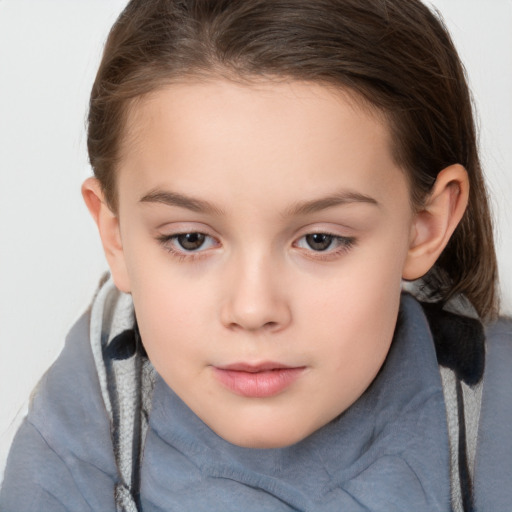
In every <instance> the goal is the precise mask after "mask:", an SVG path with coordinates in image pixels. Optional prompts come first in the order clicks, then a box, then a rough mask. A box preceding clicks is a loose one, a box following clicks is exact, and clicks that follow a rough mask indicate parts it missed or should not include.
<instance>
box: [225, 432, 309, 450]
mask: <svg viewBox="0 0 512 512" xmlns="http://www.w3.org/2000/svg"><path fill="white" fill-rule="evenodd" d="M216 433H217V434H218V435H219V436H220V437H222V438H223V439H224V440H225V441H228V442H229V443H231V444H234V445H236V446H240V447H242V448H253V449H258V450H266V449H272V448H286V447H287V446H291V445H293V444H296V443H298V442H300V441H302V440H303V439H305V438H306V437H308V436H309V435H310V434H311V433H312V432H297V431H295V430H292V431H279V432H278V427H277V428H276V427H273V428H271V429H270V431H268V432H266V431H265V430H264V429H259V430H257V431H256V432H255V431H254V429H251V432H243V431H242V429H239V430H238V431H237V432H216ZM226 434H227V435H226Z"/></svg>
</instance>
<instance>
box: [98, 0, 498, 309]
mask: <svg viewBox="0 0 512 512" xmlns="http://www.w3.org/2000/svg"><path fill="white" fill-rule="evenodd" d="M212 76H213V77H218V76H220V77H225V78H228V79H233V80H242V81H244V80H247V81H249V82H250V81H251V80H258V79H262V78H263V79H269V80H273V79H292V80H300V81H311V82H317V83H318V82H320V83H325V84H326V85H331V86H335V87H340V88H344V89H346V90H347V89H348V90H349V91H352V92H355V93H356V97H358V98H360V99H361V100H362V102H363V103H364V104H366V105H370V106H371V107H373V108H374V109H376V110H377V111H378V112H381V113H382V114H384V117H385V119H386V120H387V122H388V124H389V127H390V130H391V134H392V137H393V144H394V148H393V151H394V157H395V159H396V161H397V163H398V164H399V165H400V166H401V167H402V168H403V169H404V171H405V172H406V174H407V176H408V179H409V182H410V186H411V196H412V197H411V200H412V203H413V205H414V206H415V207H416V208H421V205H422V203H423V202H424V200H425V199H426V198H427V197H428V194H429V191H430V190H431V187H432V185H433V184H434V182H435V179H436V176H437V174H438V173H439V172H440V171H441V170H442V169H444V168H445V167H447V166H449V165H451V164H455V163H459V164H461V165H463V166H464V167H465V168H466V170H467V172H468V176H469V182H470V197H469V204H468V208H467V211H466V213H465V215H464V217H463V219H462V221H461V223H460V225H459V226H458V227H457V229H456V231H455V233H454V234H453V236H452V238H451V240H450V242H449V244H448V246H447V247H446V248H445V250H444V252H443V253H442V255H441V257H440V258H439V260H438V261H437V263H436V264H435V266H434V268H433V269H432V270H431V271H430V272H429V273H428V274H427V275H426V276H424V278H423V281H424V283H425V285H426V288H427V289H428V290H430V291H431V292H432V293H433V294H434V298H435V299H436V300H440V301H443V302H444V301H447V300H448V299H449V298H451V297H452V296H456V295H458V294H463V295H465V296H466V297H467V298H468V299H469V301H470V302H471V303H472V304H473V306H474V307H475V309H476V310H477V312H478V313H479V315H480V316H481V317H482V318H483V319H491V318H493V317H495V316H496V314H497V311H498V306H497V303H498V300H497V292H496V289H497V264H496V256H495V250H494V242H493V234H492V223H491V215H490V211H489V207H488V200H487V193H486V189H485V185H484V180H483V175H482V170H481V167H480V162H479V156H478V150H477V142H476V133H475V126H474V120H473V112H472V103H471V97H470V93H469V90H468V86H467V83H466V78H465V72H464V69H463V66H462V64H461V62H460V60H459V57H458V55H457V52H456V50H455V48H454V46H453V43H452V41H451V38H450V36H449V34H448V33H447V31H446V29H445V27H444V25H443V23H442V21H441V20H440V18H439V16H437V15H434V14H433V13H432V12H431V11H430V10H429V9H428V8H427V7H426V6H425V5H423V4H422V3H421V2H420V1H419V0H315V1H314V2H312V1H311V0H131V1H130V2H129V3H128V5H127V6H126V8H125V10H124V11H123V12H122V13H121V15H120V16H119V18H118V20H117V22H116V23H115V24H114V26H113V28H112V30H111V32H110V35H109V37H108V40H107V43H106V46H105V50H104V54H103V59H102V62H101V64H100V68H99V71H98V74H97V77H96V80H95V83H94V86H93V89H92V93H91V99H90V111H89V119H88V121H89V131H88V150H89V157H90V161H91V164H92V167H93V169H94V173H95V176H96V177H97V178H98V179H99V180H100V182H101V184H102V187H103V190H104V193H105V196H106V198H107V201H108V202H109V205H110V207H111V208H112V209H113V210H114V211H115V210H116V208H117V197H116V174H115V170H116V165H117V163H118V162H119V158H120V154H119V153H120V146H121V142H122V140H123V136H124V135H125V133H124V132H125V124H126V118H127V115H128V112H129V109H130V106H131V105H132V104H133V100H136V99H137V98H140V97H141V96H143V95H145V94H147V93H149V92H151V91H154V90H157V89H159V88H160V87H163V86H165V85H167V84H170V83H172V82H176V81H179V80H182V79H186V78H194V77H196V78H199V79H201V78H204V77H206V78H208V77H212Z"/></svg>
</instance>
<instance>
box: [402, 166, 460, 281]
mask: <svg viewBox="0 0 512 512" xmlns="http://www.w3.org/2000/svg"><path fill="white" fill-rule="evenodd" d="M468 198H469V180H468V175H467V172H466V169H464V167H462V166H461V165H459V164H454V165H451V166H449V167H446V168H445V169H443V170H442V171H441V172H440V173H439V174H438V176H437V179H436V182H435V183H434V186H433V188H432V192H431V193H430V195H429V196H428V198H427V200H426V202H425V204H424V206H423V208H422V209H421V210H420V211H419V212H417V213H416V215H415V218H414V220H413V225H412V229H411V242H410V246H409V251H408V253H407V258H406V261H405V265H404V270H403V274H402V277H403V278H404V279H406V280H410V281H412V280H414V279H418V278H420V277H422V276H423V275H425V274H426V273H427V272H428V271H429V270H430V269H431V268H432V266H433V265H434V263H435V262H436V260H437V258H439V256H440V255H441V253H442V252H443V249H444V248H445V247H446V244H447V243H448V241H449V240H450V237H451V236H452V234H453V232H454V231H455V228H456V227H457V225H458V223H459V222H460V220H461V218H462V216H463V215H464V212H465V211H466V206H467V204H468Z"/></svg>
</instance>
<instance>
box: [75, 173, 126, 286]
mask: <svg viewBox="0 0 512 512" xmlns="http://www.w3.org/2000/svg"><path fill="white" fill-rule="evenodd" d="M82 196H83V198H84V201H85V204H86V205H87V208H88V209H89V212H90V214H91V216H92V218H93V219H94V222H96V225H97V226H98V231H99V233H100V238H101V243H102V244H103V250H104V251H105V256H106V258H107V262H108V265H109V267H110V272H111V274H112V278H113V280H114V283H115V285H116V286H117V288H118V289H119V290H121V291H122V292H125V293H129V292H130V280H129V278H128V272H127V270H126V262H125V258H124V251H123V243H122V240H121V232H120V229H119V217H118V216H117V215H116V214H115V213H114V212H113V211H112V210H111V209H110V207H109V206H108V205H107V202H106V200H105V197H104V194H103V190H102V188H101V185H100V182H99V181H98V180H97V179H96V178H87V179H86V180H85V181H84V183H83V185H82Z"/></svg>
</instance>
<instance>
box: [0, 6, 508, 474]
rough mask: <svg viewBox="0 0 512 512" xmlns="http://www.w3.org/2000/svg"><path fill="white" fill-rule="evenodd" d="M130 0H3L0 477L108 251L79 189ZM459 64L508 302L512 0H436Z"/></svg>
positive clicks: (0, 67) (0, 38) (0, 16)
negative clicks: (95, 104)
mask: <svg viewBox="0 0 512 512" xmlns="http://www.w3.org/2000/svg"><path fill="white" fill-rule="evenodd" d="M125 1H126V0H0V480H1V479H2V473H3V465H4V461H5V457H6V455H7V450H8V447H9V444H10V442H11V439H12V436H13V434H14V431H15V429H16V426H17V425H18V424H19V421H20V419H21V418H22V416H23V414H24V411H25V408H26V402H27V398H28V396H29V394H30V391H31V390H32V388H33V387H34V385H35V384H36V382H37V381H38V380H39V378H40V376H41V375H42V373H43V372H44V371H45V369H46V368H47V367H48V366H49V364H50V363H51V362H52V361H53V360H54V359H55V357H56V356H57V355H58V353H59V352H60V350H61V348H62V345H63V343H64V337H65V335H66V332H67V331H68V329H69V327H70V326H71V324H72V323H73V322H74V321H75V320H76V319H77V318H78V316H79V315H80V314H81V313H82V312H83V311H84V309H85V308H86V307H87V305H88V303H89V301H90V299H91V297H92V294H93V292H94V290H95V288H96V284H97V282H98V279H99V277H100V276H101V274H102V272H103V271H104V270H106V268H107V267H106V263H105V260H104V257H103V255H102V252H101V246H100V243H99V240H98V237H97V235H96V231H95V227H94V225H93V222H92V220H91V219H90V218H89V216H88V213H87V211H86V209H85V207H84V206H83V204H82V200H81V196H80V184H81V182H82V181H83V180H84V179H85V178H86V177H87V176H88V175H89V174H90V168H89V166H88V163H87V155H86V138H85V118H86V111H87V101H88V95H89V91H90V87H91V85H92V82H93V79H94V75H95V72H96V67H97V65H98V62H99V58H100V54H101V49H102V45H103V42H104V39H105V37H106V35H107V32H108V30H109V28H110V26H111V24H112V23H113V21H114V20H115V18H116V16H117V14H118V13H119V12H120V10H121V9H122V7H123V6H124V4H125ZM432 3H433V4H434V5H436V6H437V7H438V8H439V9H440V10H441V12H442V13H443V15H444V17H445V20H446V22H447V25H448V27H449V28H450V30H451V31H452V35H453V37H454V39H455V42H456V44H457V46H458V48H459V51H460V54H461V56H462V59H463V61H464V62H465V64H466V67H467V70H468V73H469V77H470V83H471V85H472V87H473V92H474V96H475V101H476V104H477V108H478V112H479V122H480V125H481V146H482V152H483V153H482V155H483V162H484V168H485V171H486V174H487V178H488V181H489V188H490V191H491V194H492V196H493V208H494V212H495V217H496V218H497V232H498V237H497V239H498V240H497V241H498V253H499V262H500V271H501V281H502V288H503V311H504V312H506V313H508V314H510V313H512V208H511V207H510V201H511V199H512V169H511V166H512V0H435V1H434V2H432Z"/></svg>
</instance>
